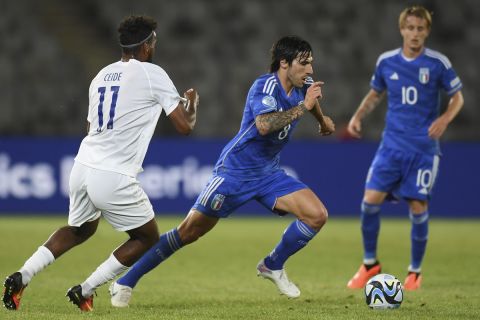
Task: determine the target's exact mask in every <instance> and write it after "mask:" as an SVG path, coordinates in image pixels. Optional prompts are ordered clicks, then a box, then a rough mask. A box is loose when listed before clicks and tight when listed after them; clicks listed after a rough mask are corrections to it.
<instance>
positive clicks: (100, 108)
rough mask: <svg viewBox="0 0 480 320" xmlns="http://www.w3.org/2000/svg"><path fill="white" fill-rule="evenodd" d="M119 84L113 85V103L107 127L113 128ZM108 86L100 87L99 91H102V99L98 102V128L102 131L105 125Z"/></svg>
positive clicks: (111, 89)
mask: <svg viewBox="0 0 480 320" xmlns="http://www.w3.org/2000/svg"><path fill="white" fill-rule="evenodd" d="M119 90H120V87H119V86H111V87H110V92H112V103H111V104H110V112H109V118H108V122H107V129H113V118H114V117H115V107H116V106H117V98H118V91H119ZM106 91H107V87H99V88H98V93H100V101H99V102H98V129H97V132H102V127H103V101H104V100H105V92H106Z"/></svg>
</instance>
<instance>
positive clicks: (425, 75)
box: [418, 68, 430, 84]
mask: <svg viewBox="0 0 480 320" xmlns="http://www.w3.org/2000/svg"><path fill="white" fill-rule="evenodd" d="M418 80H419V81H420V83H422V84H427V83H428V80H430V69H428V68H420V70H419V71H418Z"/></svg>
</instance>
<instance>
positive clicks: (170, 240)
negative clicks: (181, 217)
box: [117, 228, 183, 288]
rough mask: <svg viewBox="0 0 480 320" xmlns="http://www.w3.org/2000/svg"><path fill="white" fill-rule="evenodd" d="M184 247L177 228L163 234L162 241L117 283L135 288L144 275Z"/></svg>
mask: <svg viewBox="0 0 480 320" xmlns="http://www.w3.org/2000/svg"><path fill="white" fill-rule="evenodd" d="M182 246H183V243H182V241H181V240H180V235H179V234H178V231H177V229H176V228H174V229H172V230H170V231H168V232H166V233H164V234H162V235H161V236H160V240H158V242H157V243H156V244H155V245H153V247H151V248H150V249H149V250H148V251H147V252H146V253H145V254H144V255H143V256H142V257H141V258H140V259H139V260H138V261H137V262H136V263H135V264H134V265H133V266H132V268H131V269H130V270H129V271H128V272H127V273H126V274H125V275H124V276H123V277H121V278H120V279H118V280H117V283H119V284H121V285H124V286H129V287H130V288H133V287H135V285H136V284H137V282H138V281H139V280H140V278H141V277H143V275H144V274H146V273H147V272H149V271H150V270H152V269H153V268H155V267H156V266H158V265H159V264H160V263H162V262H163V261H164V260H166V259H167V258H168V257H170V256H171V255H172V254H173V253H174V252H175V251H177V250H178V249H180V248H181V247H182Z"/></svg>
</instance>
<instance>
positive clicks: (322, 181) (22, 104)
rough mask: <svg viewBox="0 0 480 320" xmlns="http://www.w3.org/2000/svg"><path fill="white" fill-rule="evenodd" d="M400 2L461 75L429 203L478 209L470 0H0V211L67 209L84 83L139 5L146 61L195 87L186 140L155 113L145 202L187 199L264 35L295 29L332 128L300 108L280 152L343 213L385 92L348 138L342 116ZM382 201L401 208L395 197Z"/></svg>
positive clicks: (395, 37)
mask: <svg viewBox="0 0 480 320" xmlns="http://www.w3.org/2000/svg"><path fill="white" fill-rule="evenodd" d="M413 4H420V5H423V6H425V7H426V8H427V9H429V10H430V11H431V12H433V26H432V32H431V35H430V37H429V38H428V40H427V46H428V47H430V48H432V49H434V50H437V51H440V52H442V53H443V54H445V55H446V56H447V57H448V58H449V59H450V60H451V62H452V64H453V67H454V69H455V70H456V72H457V74H458V75H459V76H460V78H461V80H462V82H463V85H464V87H463V89H462V91H463V94H464V97H465V105H464V108H463V109H462V111H461V112H460V113H459V115H458V116H457V118H456V119H455V120H454V121H453V123H452V124H451V125H450V126H449V128H448V130H447V132H446V133H445V135H444V137H443V138H442V140H443V142H445V143H444V151H445V152H444V157H442V162H441V165H440V178H439V180H438V183H437V186H436V187H435V196H434V198H433V199H434V200H433V202H432V206H433V210H432V212H434V211H436V212H438V213H439V214H441V215H446V216H458V215H466V216H478V213H479V212H478V208H477V207H478V206H477V204H476V203H475V201H474V199H476V197H478V195H477V193H478V190H479V188H480V185H479V181H480V180H479V179H478V177H480V169H479V167H478V163H479V162H480V130H478V123H479V120H480V108H478V103H479V102H480V90H479V89H480V87H479V84H478V80H477V79H478V76H479V72H480V62H479V61H480V60H479V58H478V57H479V56H480V5H479V4H478V1H476V0H455V1H453V0H452V1H449V0H447V1H446V0H441V1H440V0H426V1H416V2H411V1H398V0H395V1H394V0H390V1H380V0H369V1H367V0H341V1H337V0H315V1H309V0H304V1H295V0H242V1H238V0H175V1H162V0H143V1H131V0H128V1H127V0H111V1H100V0H82V1H65V0H42V1H34V0H31V1H28V0H0V12H1V13H0V33H1V34H0V39H1V40H0V41H1V43H2V50H0V70H1V72H0V83H1V86H0V213H11V212H34V211H40V212H47V213H49V212H67V211H68V176H69V172H70V171H69V170H70V168H71V165H72V163H73V162H72V161H73V157H74V155H75V153H76V152H77V150H78V146H79V144H80V141H81V139H82V138H83V136H84V135H85V127H86V117H87V111H88V87H89V85H90V81H91V79H92V78H93V77H94V76H95V75H96V74H97V73H98V72H99V70H100V69H101V68H103V67H104V66H106V65H108V64H110V63H112V62H115V61H118V60H119V59H120V55H121V54H120V48H119V45H118V40H117V27H118V24H119V22H120V21H121V20H122V19H123V18H124V17H125V16H127V15H130V14H147V15H150V16H152V17H153V18H155V19H156V20H157V22H158V28H157V37H158V42H157V51H156V56H155V58H154V62H155V63H157V64H159V65H160V66H162V67H163V68H164V69H165V70H166V71H167V73H168V74H169V75H170V77H171V79H172V80H173V82H174V83H175V85H176V87H177V89H178V91H179V92H180V93H182V92H184V91H185V90H187V89H188V88H190V87H194V88H196V89H197V90H198V92H199V93H200V97H201V104H200V109H199V115H198V122H197V125H196V127H195V130H194V132H193V137H189V138H187V139H185V138H183V137H179V135H178V134H177V133H176V132H175V130H174V128H173V127H172V126H171V124H170V122H169V121H168V119H166V117H161V118H160V121H159V125H158V126H157V129H156V132H155V136H156V138H155V139H154V141H153V143H152V145H151V147H150V148H149V152H148V154H147V158H146V160H145V166H144V168H145V172H144V173H143V174H141V175H140V176H139V179H140V180H141V183H142V186H143V187H144V189H145V190H146V192H147V193H148V194H149V196H150V198H151V200H152V202H153V204H154V207H155V208H156V210H157V211H160V212H167V213H172V212H186V211H187V210H188V209H189V206H190V205H191V204H192V203H193V201H194V200H195V198H196V196H197V195H198V193H199V192H200V191H201V190H202V188H203V186H204V184H205V181H206V180H207V179H208V178H209V176H210V172H211V169H212V166H213V164H214V163H215V161H216V158H217V156H218V154H219V152H220V150H221V148H222V147H223V145H224V144H225V143H226V141H227V140H228V139H229V138H231V137H233V136H234V135H235V134H236V132H237V131H238V129H239V126H240V120H241V117H242V114H243V108H244V103H245V97H246V94H247V91H248V89H249V87H250V86H251V84H252V82H253V81H254V80H255V79H256V78H257V77H258V76H259V75H261V74H264V73H266V72H267V70H268V66H269V62H270V54H269V50H270V48H271V46H272V44H273V43H274V42H275V41H276V40H277V39H278V38H280V37H281V36H284V35H289V34H296V35H299V36H301V37H303V38H305V39H306V40H308V41H309V42H310V43H311V45H312V47H313V50H314V52H313V54H314V72H315V75H314V78H315V79H317V80H322V81H324V82H325V86H324V89H323V92H324V99H323V102H322V106H323V109H324V111H325V113H326V114H328V115H330V116H331V117H332V118H333V119H334V121H335V123H336V127H337V131H336V133H335V134H334V135H333V136H331V137H328V138H319V137H318V134H317V127H316V124H315V121H314V120H313V117H308V116H307V117H304V119H302V121H301V122H300V124H299V126H298V127H297V130H296V132H295V133H294V139H296V140H297V142H296V143H293V144H290V145H289V146H288V147H287V148H286V150H285V151H284V152H283V154H282V161H283V164H284V165H285V166H286V167H287V169H288V170H289V172H290V173H291V174H292V175H296V176H298V177H299V178H300V179H302V180H303V181H304V182H305V183H307V184H308V185H309V186H310V187H311V188H312V189H313V190H314V191H316V192H317V193H318V194H319V195H320V197H321V198H322V200H323V201H324V202H325V203H326V204H327V207H328V208H329V210H330V213H333V214H337V213H338V214H350V215H352V214H353V215H356V212H357V211H358V207H359V203H360V200H361V197H362V193H363V183H364V179H365V175H366V172H367V170H368V166H369V165H370V162H371V159H372V158H373V155H374V153H375V149H376V147H377V144H378V141H379V140H380V137H381V131H382V130H383V126H384V121H383V119H384V115H385V111H386V103H385V101H384V102H383V104H382V105H381V106H380V107H378V108H377V110H375V112H373V113H372V114H370V115H369V116H368V117H367V119H366V120H365V122H364V126H363V128H364V129H363V130H364V139H362V140H361V141H352V140H350V139H349V138H348V136H347V135H346V131H345V130H346V125H347V123H348V121H349V119H350V117H351V115H352V114H353V112H354V111H355V110H356V108H357V107H358V105H359V103H360V101H361V99H362V98H363V97H364V95H365V94H366V93H367V91H368V90H369V81H370V78H371V75H372V73H373V71H374V67H375V63H376V60H377V58H378V56H379V55H380V54H381V53H383V52H385V51H387V50H391V49H394V48H398V47H400V46H401V44H402V39H401V36H400V34H399V29H398V16H399V14H400V12H401V11H402V10H403V9H404V8H405V7H407V6H410V5H413ZM443 98H444V99H443V104H442V110H443V108H444V107H445V105H446V103H447V102H448V97H445V96H444V97H443ZM165 150H168V155H165ZM458 199H466V200H462V201H455V200H458ZM256 210H257V209H256V208H250V207H247V208H246V209H245V211H247V212H255V211H256ZM389 210H390V209H389ZM391 210H392V212H397V213H401V214H403V215H404V216H405V212H406V209H405V207H399V208H397V209H391ZM387 211H388V210H387Z"/></svg>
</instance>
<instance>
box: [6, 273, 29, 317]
mask: <svg viewBox="0 0 480 320" xmlns="http://www.w3.org/2000/svg"><path fill="white" fill-rule="evenodd" d="M3 286H4V287H5V288H4V289H3V305H4V306H5V308H7V309H9V310H18V309H19V308H20V299H22V294H23V290H25V288H26V287H27V286H25V285H23V282H22V274H21V273H20V272H15V273H13V274H11V275H9V276H8V277H7V278H6V279H5V283H4V284H3Z"/></svg>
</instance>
